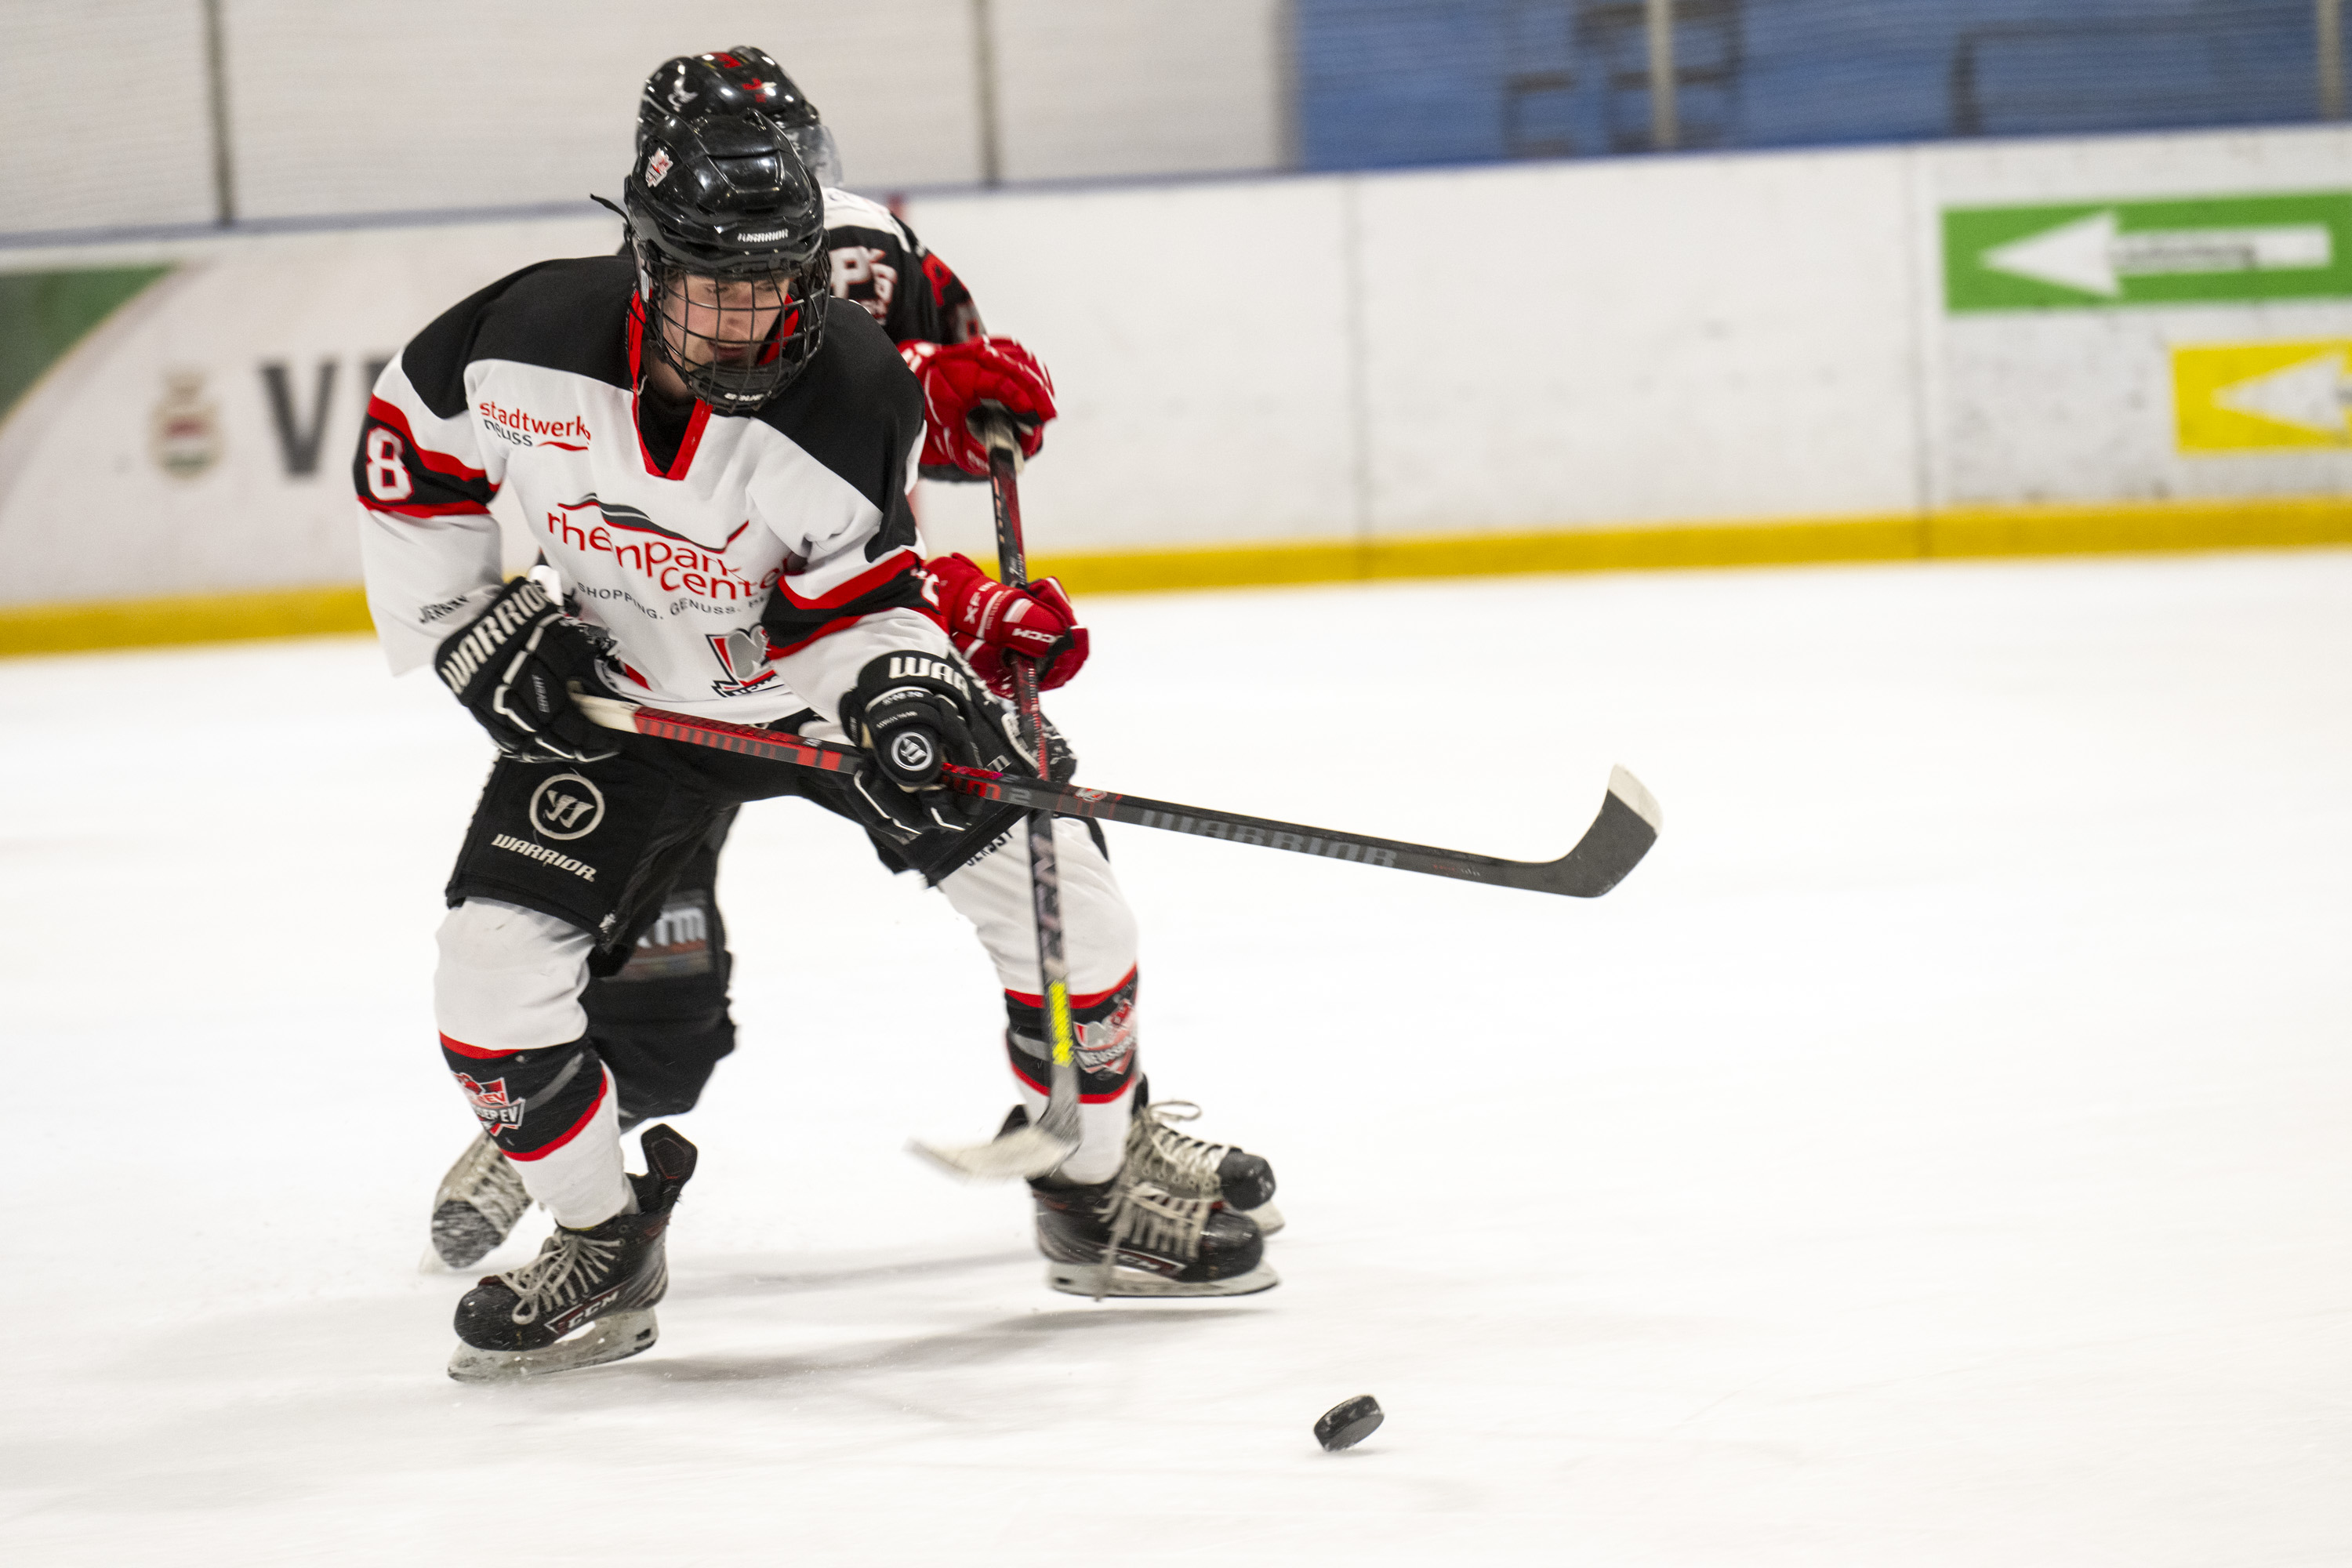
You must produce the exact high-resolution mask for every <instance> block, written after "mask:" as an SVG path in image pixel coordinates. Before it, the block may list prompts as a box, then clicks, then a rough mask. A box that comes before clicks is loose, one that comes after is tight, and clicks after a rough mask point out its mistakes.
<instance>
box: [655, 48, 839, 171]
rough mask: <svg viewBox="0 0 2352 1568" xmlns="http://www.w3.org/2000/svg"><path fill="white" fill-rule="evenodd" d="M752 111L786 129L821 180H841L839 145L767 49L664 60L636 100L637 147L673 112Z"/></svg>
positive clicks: (693, 115) (685, 116)
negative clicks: (639, 98)
mask: <svg viewBox="0 0 2352 1568" xmlns="http://www.w3.org/2000/svg"><path fill="white" fill-rule="evenodd" d="M743 110H755V111H757V112H759V113H761V114H764V115H766V116H767V117H768V118H769V119H771V120H772V121H775V122H776V123H777V124H778V125H781V126H782V127H783V128H784V134H785V135H787V136H789V137H791V138H792V139H793V148H794V150H795V151H797V152H798V153H800V155H801V162H802V163H805V164H807V165H808V172H809V173H810V174H814V175H815V176H816V182H817V184H820V185H838V184H841V149H840V147H839V146H837V145H836V144H835V142H834V140H833V132H831V131H829V130H827V129H826V128H825V124H824V119H823V118H822V117H821V116H819V115H818V113H817V111H816V105H815V104H814V103H811V102H810V101H809V100H808V94H806V93H804V92H803V91H802V90H801V89H800V88H799V86H798V85H797V84H796V83H794V82H793V79H792V78H790V77H788V76H786V75H785V74H784V68H783V67H782V66H780V65H778V64H777V63H776V62H775V58H774V57H773V56H772V55H770V54H769V53H768V51H767V50H765V49H755V48H751V47H748V46H745V45H741V44H738V45H737V46H735V47H733V48H730V49H722V50H720V51H719V52H718V53H716V54H708V55H680V56H678V57H677V58H676V59H672V60H664V61H663V62H662V63H661V64H660V65H659V66H658V67H656V68H655V70H654V74H653V75H651V76H649V77H647V78H646V91H645V97H644V98H643V100H640V101H639V103H638V105H637V147H638V150H639V151H640V152H642V151H644V149H645V141H646V136H647V135H648V134H650V133H651V132H652V131H653V128H654V127H655V126H656V125H658V124H660V123H661V122H662V121H664V120H667V119H669V118H671V117H673V116H675V117H677V118H678V119H682V120H699V119H701V118H703V117H704V116H706V115H711V114H740V113H741V112H742V111H743Z"/></svg>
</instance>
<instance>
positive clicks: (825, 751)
mask: <svg viewBox="0 0 2352 1568" xmlns="http://www.w3.org/2000/svg"><path fill="white" fill-rule="evenodd" d="M631 722H632V725H633V727H634V728H635V730H636V731H637V732H638V733H639V734H641V735H652V736H656V737H657V738H659V739H661V740H665V741H683V742H687V743H688V744H689V745H696V746H711V747H715V748H717V749H718V750H719V751H724V752H740V753H741V754H742V755H744V756H750V757H762V758H765V759H767V760H768V761H771V762H778V763H792V764H793V765H794V766H795V767H803V768H815V769H817V770H819V771H821V772H824V773H856V772H857V771H858V770H860V769H862V768H863V767H865V765H866V754H865V753H864V752H860V751H857V750H856V749H855V748H853V747H849V746H840V745H834V744H830V743H828V742H823V741H803V740H802V739H800V738H799V737H798V736H796V735H789V734H784V733H782V732H781V731H773V730H755V729H752V728H751V727H750V726H748V725H743V724H730V723H728V722H727V721H724V720H720V719H693V718H688V717H687V716H686V715H685V714H682V713H668V712H664V711H663V710H660V709H658V708H639V709H635V710H631ZM947 783H948V787H949V788H950V789H952V790H955V791H957V792H958V793H959V794H962V795H978V796H980V797H982V799H985V800H995V801H1002V802H1003V803H1004V804H1005V805H1014V806H1019V807H1020V808H1021V809H1023V810H1024V811H1029V812H1040V811H1045V812H1051V813H1053V814H1054V815H1055V816H1077V817H1092V818H1094V819H1096V820H1097V821H1100V822H1123V823H1127V824H1129V826H1136V827H1156V828H1159V829H1160V830H1161V831H1163V832H1168V833H1188V834H1191V835H1192V836H1193V837H1196V838H1222V839H1223V840H1224V841H1225V842H1226V843H1228V844H1247V845H1253V846H1255V847H1261V848H1266V849H1284V850H1288V851H1289V852H1291V853H1292V854H1296V855H1313V856H1317V857H1319V858H1323V859H1326V860H1348V861H1352V862H1354V863H1355V864H1357V865H1360V866H1378V867H1382V868H1388V869H1391V870H1397V871H1418V872H1420V873H1422V874H1423V875H1424V876H1430V877H1449V878H1452V879H1454V880H1456V881H1463V882H1484V883H1486V884H1487V885H1488V886H1490V887H1499V888H1522V889H1527V890H1528V891H1529V892H1537V893H1559V894H1565V895H1566V896H1568V897H1570V898H1576V899H1597V898H1599V897H1600V896H1601V894H1603V893H1605V892H1607V891H1608V890H1609V889H1612V888H1613V887H1615V886H1616V885H1617V884H1618V883H1619V882H1620V881H1622V880H1623V879H1624V877H1625V874H1626V873H1627V872H1629V871H1631V870H1632V869H1633V868H1634V866H1635V865H1637V864H1638V863H1639V862H1640V861H1641V858H1642V857H1643V855H1644V854H1646V853H1647V852H1648V850H1649V847H1650V846H1651V844H1652V843H1654V841H1655V840H1656V838H1657V836H1658V833H1657V828H1656V827H1655V826H1654V825H1653V823H1652V822H1651V821H1650V820H1649V819H1648V818H1647V817H1645V816H1643V813H1642V811H1641V810H1640V809H1638V808H1637V807H1636V806H1634V805H1630V804H1628V802H1627V801H1626V800H1625V799H1624V798H1622V797H1621V796H1620V795H1618V793H1617V791H1616V788H1615V786H1614V785H1612V789H1611V793H1610V795H1608V797H1607V799H1605V800H1604V801H1603V802H1602V803H1601V815H1600V816H1598V817H1597V818H1595V819H1594V821H1593V824H1592V826H1591V827H1590V828H1588V829H1587V830H1586V831H1585V835H1584V837H1582V838H1581V839H1580V840H1578V842H1577V845H1576V847H1574V848H1573V849H1570V851H1569V852H1568V853H1567V854H1566V855H1564V856H1562V857H1560V858H1559V859H1557V860H1506V859H1503V858H1498V857H1496V856H1492V855H1473V854H1471V853H1469V852H1467V851H1465V850H1461V849H1442V848H1440V847H1437V846H1435V845H1433V844H1409V843H1406V842H1404V841H1403V840H1402V839H1396V838H1375V837H1371V836H1370V835H1369V834H1362V833H1339V832H1335V831H1334V830H1332V829H1330V828H1328V827H1309V826H1306V825H1305V824H1304V823H1297V822H1278V821H1276V820H1275V819H1273V818H1272V817H1265V816H1243V815H1242V814H1240V813H1239V812H1233V811H1213V810H1210V809H1208V808H1207V807H1205V806H1198V805H1177V804H1176V803H1175V802H1173V801H1165V800H1152V799H1150V798H1149V797H1147V796H1144V795H1119V794H1118V793H1116V792H1115V791H1111V790H1102V789H1082V788H1080V787H1078V786H1077V785H1076V784H1047V783H1045V782H1043V781H1041V780H1037V779H1029V778H1015V777H1013V776H1012V775H1011V774H1009V773H990V772H988V771H986V770H985V769H982V768H960V767H953V766H950V768H949V769H948V770H947ZM1652 809H1653V810H1654V807H1653V808H1652Z"/></svg>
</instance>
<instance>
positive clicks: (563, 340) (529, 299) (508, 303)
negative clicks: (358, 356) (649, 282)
mask: <svg viewBox="0 0 2352 1568" xmlns="http://www.w3.org/2000/svg"><path fill="white" fill-rule="evenodd" d="M636 287H637V268H636V263H635V262H634V261H631V260H630V259H629V258H626V257H622V256H588V257H581V258H575V259H572V260H568V261H540V262H534V263H533V264H532V265H530V266H529V267H526V268H523V269H522V270H521V271H520V272H510V273H509V274H507V276H505V277H504V278H501V279H499V280H498V281H497V282H495V283H493V284H491V285H490V286H489V287H488V288H487V289H483V290H481V292H479V293H478V294H472V295H469V296H467V298H466V299H463V300H459V301H457V304H455V305H452V306H451V307H450V308H449V309H448V310H444V311H443V312H442V313H441V315H440V316H439V317H438V318H437V319H436V321H434V322H433V324H432V325H431V326H429V327H427V328H425V330H424V331H421V332H419V333H417V334H416V336H415V338H413V339H412V340H410V342H409V344H408V347H407V348H406V349H404V350H403V351H402V352H401V355H400V368H401V369H402V370H403V371H404V372H405V373H406V374H407V375H408V384H410V385H411V386H414V387H415V388H416V395H417V396H418V397H420V398H422V399H424V401H425V407H427V408H429V409H431V410H432V411H433V414H434V416H435V417H436V418H440V419H454V418H456V417H457V416H458V415H460V414H462V413H464V412H465V409H466V404H467V396H466V367H467V365H469V364H472V363H474V362H476V361H477V360H486V359H505V360H515V361H519V362H520V363H523V364H535V365H544V366H545V367H546V368H548V369H549V370H560V371H569V372H570V373H572V374H574V375H584V376H587V377H588V378H590V379H591V380H593V381H601V382H604V383H606V384H610V385H613V386H620V387H625V386H627V385H628V384H629V342H628V333H627V327H628V315H629V299H630V296H631V295H633V294H634V293H635V291H636Z"/></svg>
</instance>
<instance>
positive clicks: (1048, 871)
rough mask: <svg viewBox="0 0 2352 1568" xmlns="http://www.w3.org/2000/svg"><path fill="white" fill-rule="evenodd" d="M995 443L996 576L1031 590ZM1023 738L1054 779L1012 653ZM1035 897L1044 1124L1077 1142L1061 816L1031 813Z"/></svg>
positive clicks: (1009, 450) (1008, 439)
mask: <svg viewBox="0 0 2352 1568" xmlns="http://www.w3.org/2000/svg"><path fill="white" fill-rule="evenodd" d="M983 436H984V438H985V439H986V440H987V443H988V488H989V493H990V496H991V499H992V500H993V501H994V502H995V506H996V571H997V574H998V576H999V577H1001V578H1002V579H1003V583H1004V585H1005V586H1006V587H1008V588H1025V587H1027V586H1028V585H1029V552H1028V548H1027V546H1026V544H1024V542H1023V540H1022V537H1021V486H1020V482H1019V481H1018V479H1015V478H1014V476H1015V475H1016V474H1017V473H1018V472H1019V467H1018V465H1019V462H1020V447H1019V446H1018V445H1017V444H1016V441H1017V437H1015V436H1014V434H1013V428H1012V423H1011V421H1010V420H1008V419H1005V418H1003V417H1002V416H998V417H997V418H996V419H995V420H994V421H993V427H992V428H991V429H989V430H987V431H985V432H983ZM1005 664H1006V666H1007V668H1010V669H1011V670H1012V671H1013V701H1014V704H1015V709H1016V711H1017V712H1018V713H1019V716H1020V720H1021V735H1022V739H1024V740H1025V741H1027V742H1029V754H1030V755H1031V756H1032V757H1034V758H1035V759H1036V762H1037V773H1038V776H1039V777H1041V778H1050V777H1052V776H1053V772H1054V762H1053V758H1052V757H1051V756H1050V755H1048V754H1047V748H1046V744H1045V710H1044V709H1043V708H1041V707H1039V706H1038V703H1037V667H1036V666H1035V665H1034V664H1033V663H1031V662H1030V661H1029V660H1028V659H1025V658H1021V657H1020V656H1019V655H1018V654H1007V655H1006V656H1005ZM1029 896H1030V902H1031V905H1032V910H1033V914H1034V919H1035V921H1036V928H1037V977H1038V980H1039V982H1040V987H1039V994H1040V996H1041V997H1042V998H1043V999H1044V1001H1045V1043H1046V1045H1047V1047H1049V1048H1050V1049H1051V1050H1052V1051H1053V1073H1052V1082H1051V1086H1050V1093H1049V1095H1048V1100H1049V1103H1048V1104H1047V1106H1046V1108H1045V1121H1044V1122H1043V1123H1042V1125H1043V1126H1044V1127H1045V1129H1046V1130H1047V1131H1053V1132H1059V1133H1065V1134H1067V1135H1069V1136H1072V1137H1075V1136H1076V1133H1077V1129H1076V1126H1075V1125H1074V1123H1075V1122H1076V1118H1077V1058H1076V1054H1075V1053H1076V1045H1077V1040H1076V1026H1075V1025H1074V1024H1073V1022H1072V1020H1071V1017H1070V961H1069V955H1068V953H1067V952H1066V951H1065V949H1064V946H1063V942H1062V861H1061V857H1060V855H1059V854H1058V852H1056V850H1055V847H1054V814H1053V812H1052V811H1051V810H1033V811H1032V812H1030V814H1029Z"/></svg>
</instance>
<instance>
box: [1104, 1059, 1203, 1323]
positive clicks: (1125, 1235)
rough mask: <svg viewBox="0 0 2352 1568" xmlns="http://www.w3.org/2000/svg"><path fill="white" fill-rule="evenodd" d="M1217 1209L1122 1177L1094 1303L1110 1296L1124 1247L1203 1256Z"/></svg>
mask: <svg viewBox="0 0 2352 1568" xmlns="http://www.w3.org/2000/svg"><path fill="white" fill-rule="evenodd" d="M1179 1103H1181V1101H1180V1102H1179ZM1215 1207H1216V1200H1215V1199H1213V1198H1193V1197H1180V1196H1178V1195H1177V1194H1174V1193H1171V1192H1169V1191H1167V1190H1166V1189H1165V1188H1163V1187H1159V1186H1155V1185H1153V1184H1151V1183H1150V1182H1140V1181H1134V1180H1131V1179H1128V1178H1126V1177H1122V1178H1121V1180H1120V1182H1119V1184H1118V1186H1117V1187H1116V1188H1114V1189H1113V1190H1112V1193H1111V1199H1110V1235H1109V1236H1108V1237H1107V1238H1105V1240H1104V1242H1103V1252H1102V1262H1101V1263H1100V1264H1099V1265H1098V1266H1097V1268H1096V1270H1095V1300H1097V1301H1099V1300H1102V1299H1103V1297H1104V1296H1106V1295H1108V1293H1109V1291H1110V1278H1111V1273H1110V1271H1111V1270H1112V1269H1114V1268H1118V1249H1119V1248H1120V1247H1126V1246H1129V1245H1132V1246H1133V1247H1135V1248H1136V1249H1137V1250H1138V1251H1140V1252H1150V1253H1156V1254H1158V1255H1159V1256H1160V1257H1162V1258H1182V1259H1183V1260H1184V1261H1185V1262H1187V1263H1190V1262H1192V1260H1193V1259H1194V1258H1198V1257H1200V1256H1201V1232H1202V1230H1203V1229H1204V1228H1205V1227H1206V1226H1208V1223H1209V1215H1210V1213H1211V1211H1213V1209H1214V1208H1215Z"/></svg>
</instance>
